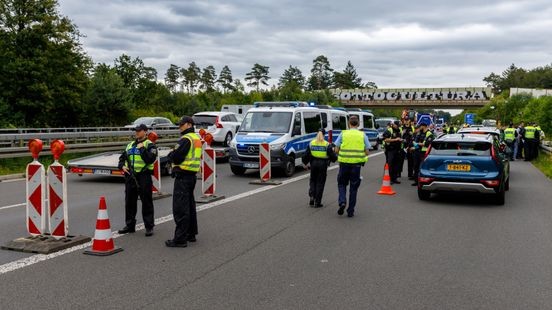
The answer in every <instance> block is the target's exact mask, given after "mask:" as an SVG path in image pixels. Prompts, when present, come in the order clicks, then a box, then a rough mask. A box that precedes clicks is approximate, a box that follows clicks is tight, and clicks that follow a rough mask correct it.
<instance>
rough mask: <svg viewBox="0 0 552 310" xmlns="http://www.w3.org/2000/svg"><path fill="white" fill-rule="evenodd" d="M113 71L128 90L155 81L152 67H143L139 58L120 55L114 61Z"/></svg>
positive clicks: (155, 77)
mask: <svg viewBox="0 0 552 310" xmlns="http://www.w3.org/2000/svg"><path fill="white" fill-rule="evenodd" d="M114 68H115V71H116V72H117V74H118V75H119V76H120V77H121V78H122V79H123V81H124V83H125V86H126V87H128V88H129V89H131V90H132V89H136V88H138V87H139V86H140V83H144V82H146V81H155V80H157V71H156V70H155V68H153V67H147V66H146V65H144V61H143V60H142V59H140V57H136V58H132V57H130V56H129V55H126V54H122V55H121V56H119V57H118V58H117V59H115V66H114Z"/></svg>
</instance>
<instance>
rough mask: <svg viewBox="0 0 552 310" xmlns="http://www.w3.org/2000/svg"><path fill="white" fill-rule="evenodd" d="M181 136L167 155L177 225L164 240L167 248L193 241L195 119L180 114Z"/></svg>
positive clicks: (198, 146) (198, 162) (197, 159)
mask: <svg viewBox="0 0 552 310" xmlns="http://www.w3.org/2000/svg"><path fill="white" fill-rule="evenodd" d="M178 125H179V129H180V134H181V138H180V140H178V144H177V145H176V146H175V148H174V150H172V151H171V152H170V153H169V155H168V157H169V160H170V161H171V163H172V176H173V177H174V178H175V180H174V189H173V217H174V222H175V224H176V229H175V231H174V237H173V239H170V240H167V241H165V245H166V246H168V247H182V248H185V247H187V246H188V242H196V235H197V233H198V229H197V211H196V203H195V198H194V188H195V185H196V181H197V172H198V171H199V168H200V165H201V151H202V149H201V138H200V137H199V135H197V134H196V133H195V131H194V120H193V118H191V117H189V116H183V117H182V118H181V119H180V121H179V122H178Z"/></svg>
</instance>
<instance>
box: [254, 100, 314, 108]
mask: <svg viewBox="0 0 552 310" xmlns="http://www.w3.org/2000/svg"><path fill="white" fill-rule="evenodd" d="M253 106H254V107H256V108H259V107H292V108H297V107H308V106H309V104H308V103H306V102H302V101H264V102H255V103H253Z"/></svg>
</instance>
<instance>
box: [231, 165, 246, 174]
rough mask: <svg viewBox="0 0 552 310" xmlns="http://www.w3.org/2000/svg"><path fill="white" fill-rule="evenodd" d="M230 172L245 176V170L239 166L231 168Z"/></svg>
mask: <svg viewBox="0 0 552 310" xmlns="http://www.w3.org/2000/svg"><path fill="white" fill-rule="evenodd" d="M230 170H232V173H233V174H235V175H244V173H245V168H243V167H238V166H230Z"/></svg>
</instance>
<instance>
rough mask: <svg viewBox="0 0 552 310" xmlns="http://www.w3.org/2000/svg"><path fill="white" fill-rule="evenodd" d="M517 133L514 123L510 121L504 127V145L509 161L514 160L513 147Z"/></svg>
mask: <svg viewBox="0 0 552 310" xmlns="http://www.w3.org/2000/svg"><path fill="white" fill-rule="evenodd" d="M517 135H518V133H517V131H516V129H515V128H514V123H512V122H510V125H509V126H508V128H506V129H504V142H506V145H507V146H508V156H509V157H510V161H514V147H515V141H516V139H517Z"/></svg>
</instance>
